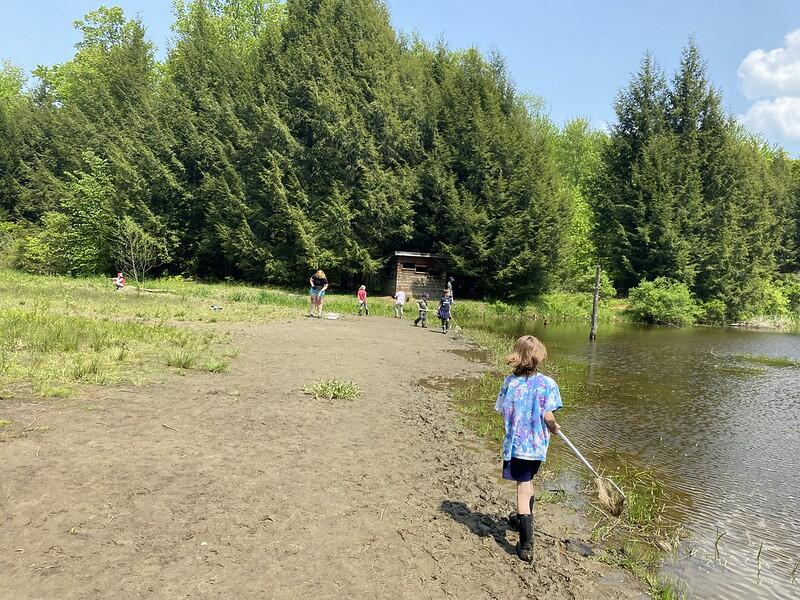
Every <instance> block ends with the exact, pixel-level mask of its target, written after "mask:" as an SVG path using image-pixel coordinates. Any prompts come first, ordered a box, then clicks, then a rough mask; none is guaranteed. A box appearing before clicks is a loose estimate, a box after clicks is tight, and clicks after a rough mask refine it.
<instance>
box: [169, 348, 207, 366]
mask: <svg viewBox="0 0 800 600" xmlns="http://www.w3.org/2000/svg"><path fill="white" fill-rule="evenodd" d="M198 358H200V354H199V353H198V352H192V351H191V350H184V349H177V350H172V351H171V352H170V353H169V355H168V356H167V365H169V366H170V367H175V368H177V369H191V368H192V367H194V365H195V363H196V362H197V359H198Z"/></svg>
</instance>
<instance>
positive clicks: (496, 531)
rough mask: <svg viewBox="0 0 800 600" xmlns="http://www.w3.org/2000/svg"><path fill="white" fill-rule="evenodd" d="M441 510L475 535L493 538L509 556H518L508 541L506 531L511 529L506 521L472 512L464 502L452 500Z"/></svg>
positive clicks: (494, 516)
mask: <svg viewBox="0 0 800 600" xmlns="http://www.w3.org/2000/svg"><path fill="white" fill-rule="evenodd" d="M439 510H440V511H442V512H443V513H444V514H446V515H448V516H449V517H450V518H451V519H453V520H454V521H456V522H457V523H461V524H462V525H464V526H466V527H467V529H469V530H470V531H471V532H472V533H473V534H474V535H477V536H478V537H483V538H485V537H492V538H494V541H495V542H497V545H498V546H500V547H501V548H502V549H503V550H505V551H506V552H507V553H508V554H510V555H512V556H516V555H517V550H516V547H515V546H514V545H513V544H512V543H511V542H509V541H508V540H507V539H506V531H507V530H508V529H509V525H508V521H507V520H506V519H504V518H502V517H498V516H497V515H490V514H486V513H482V512H478V511H474V510H471V509H470V508H469V507H468V506H467V505H466V504H464V503H463V502H451V501H450V500H445V501H444V502H442V505H441V506H440V507H439Z"/></svg>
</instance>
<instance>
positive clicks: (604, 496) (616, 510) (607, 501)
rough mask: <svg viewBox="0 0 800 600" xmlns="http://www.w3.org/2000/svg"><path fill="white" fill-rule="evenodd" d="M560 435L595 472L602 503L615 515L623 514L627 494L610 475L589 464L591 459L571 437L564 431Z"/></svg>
mask: <svg viewBox="0 0 800 600" xmlns="http://www.w3.org/2000/svg"><path fill="white" fill-rule="evenodd" d="M558 435H559V437H560V438H561V439H562V440H563V441H564V443H565V444H566V445H567V446H568V447H569V449H570V450H572V451H573V452H574V453H575V456H577V457H578V459H579V460H580V461H581V462H582V463H583V464H584V465H585V466H586V467H587V468H588V469H589V470H590V471H591V472H592V473H594V477H595V480H594V483H595V485H596V486H597V499H598V500H599V501H600V503H601V504H602V505H603V506H605V507H606V509H608V512H610V513H611V514H612V515H614V516H619V515H621V514H622V509H623V508H625V494H624V493H623V492H622V490H621V489H619V486H618V485H617V484H616V483H614V482H613V481H611V480H610V479H609V478H608V477H603V476H602V475H600V473H598V472H597V471H596V470H595V468H594V467H593V466H592V465H591V464H589V461H588V460H586V459H585V458H584V456H583V454H581V453H580V451H579V450H578V449H577V448H576V447H575V446H574V444H573V443H572V442H570V441H569V438H568V437H567V436H566V435H564V433H563V432H562V431H559V432H558Z"/></svg>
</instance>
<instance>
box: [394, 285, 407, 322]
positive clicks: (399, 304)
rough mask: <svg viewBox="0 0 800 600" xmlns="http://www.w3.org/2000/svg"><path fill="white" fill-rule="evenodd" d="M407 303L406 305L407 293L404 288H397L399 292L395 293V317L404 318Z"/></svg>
mask: <svg viewBox="0 0 800 600" xmlns="http://www.w3.org/2000/svg"><path fill="white" fill-rule="evenodd" d="M405 305H406V293H405V292H404V291H403V290H397V293H396V294H395V295H394V318H395V319H402V318H403V308H405Z"/></svg>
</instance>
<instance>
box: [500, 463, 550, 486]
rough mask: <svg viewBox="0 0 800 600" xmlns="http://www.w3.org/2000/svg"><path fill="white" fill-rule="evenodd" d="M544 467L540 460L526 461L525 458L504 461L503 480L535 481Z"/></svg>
mask: <svg viewBox="0 0 800 600" xmlns="http://www.w3.org/2000/svg"><path fill="white" fill-rule="evenodd" d="M540 466H542V461H540V460H525V459H524V458H514V457H512V458H511V460H504V461H503V479H508V480H510V481H518V482H525V481H530V480H531V479H533V476H534V475H536V473H538V472H539V467H540Z"/></svg>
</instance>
